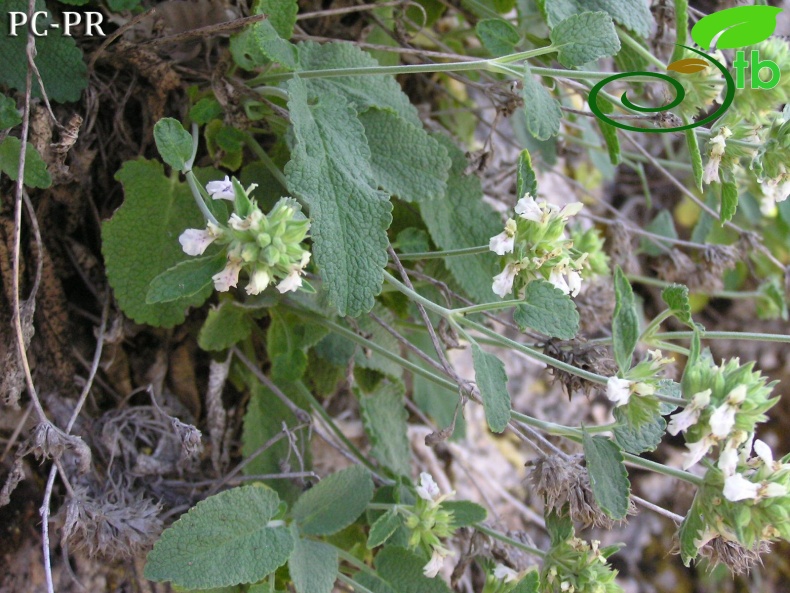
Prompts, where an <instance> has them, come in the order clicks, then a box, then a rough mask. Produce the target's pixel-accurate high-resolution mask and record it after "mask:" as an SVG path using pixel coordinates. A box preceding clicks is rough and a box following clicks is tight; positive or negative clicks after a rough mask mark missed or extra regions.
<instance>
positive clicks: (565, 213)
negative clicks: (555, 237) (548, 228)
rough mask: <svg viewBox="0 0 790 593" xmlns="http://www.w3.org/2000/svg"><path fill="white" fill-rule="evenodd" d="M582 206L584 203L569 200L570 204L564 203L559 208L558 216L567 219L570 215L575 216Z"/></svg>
mask: <svg viewBox="0 0 790 593" xmlns="http://www.w3.org/2000/svg"><path fill="white" fill-rule="evenodd" d="M582 208H584V204H582V203H581V202H571V203H570V204H566V205H565V206H563V207H562V210H560V218H562V219H563V220H568V218H570V217H571V216H576V215H577V214H578V213H579V212H580V211H581V209H582Z"/></svg>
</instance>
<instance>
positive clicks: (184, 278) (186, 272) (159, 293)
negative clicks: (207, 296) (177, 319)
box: [145, 252, 227, 305]
mask: <svg viewBox="0 0 790 593" xmlns="http://www.w3.org/2000/svg"><path fill="white" fill-rule="evenodd" d="M226 261H227V257H226V255H225V253H224V252H220V253H216V254H214V255H205V256H203V257H195V258H192V259H188V260H186V261H182V262H180V263H177V264H176V265H174V266H173V267H172V268H168V269H167V270H165V271H164V272H162V273H161V274H159V275H158V276H157V277H156V278H154V279H153V280H151V284H150V286H149V287H148V294H147V295H146V297H145V302H146V303H147V304H149V305H150V304H153V303H172V302H173V301H177V300H179V299H183V298H188V297H191V296H194V295H196V294H198V293H200V292H203V291H205V290H206V287H208V286H210V285H211V284H212V280H211V277H212V276H213V275H214V274H216V273H218V272H219V271H220V270H222V268H224V267H225V262H226Z"/></svg>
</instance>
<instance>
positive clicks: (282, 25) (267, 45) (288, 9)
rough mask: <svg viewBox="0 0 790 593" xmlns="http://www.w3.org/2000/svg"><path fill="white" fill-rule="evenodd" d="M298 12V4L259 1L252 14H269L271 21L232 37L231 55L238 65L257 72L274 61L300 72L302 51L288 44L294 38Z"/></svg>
mask: <svg viewBox="0 0 790 593" xmlns="http://www.w3.org/2000/svg"><path fill="white" fill-rule="evenodd" d="M298 11H299V7H298V5H297V3H296V0H256V2H255V4H254V5H253V8H252V11H251V13H252V14H253V15H257V14H265V15H267V19H266V20H265V21H261V22H258V23H253V24H252V25H248V26H247V27H245V29H244V30H243V31H241V32H240V33H237V34H235V35H232V36H231V39H230V52H231V55H232V56H233V60H234V61H235V62H236V64H238V65H239V66H241V67H242V68H244V69H245V70H253V69H255V68H258V67H260V66H264V65H266V64H268V63H269V61H270V60H271V61H275V62H280V65H282V66H284V67H286V68H287V69H289V70H293V69H294V68H296V65H297V62H298V51H297V49H296V47H295V46H294V45H293V44H291V43H289V42H288V41H287V40H288V39H290V38H291V35H293V30H294V25H295V24H296V13H297V12H298Z"/></svg>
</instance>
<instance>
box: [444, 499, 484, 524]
mask: <svg viewBox="0 0 790 593" xmlns="http://www.w3.org/2000/svg"><path fill="white" fill-rule="evenodd" d="M442 510H445V511H450V512H451V513H452V514H453V527H455V528H456V529H458V528H459V527H469V526H470V525H474V524H475V523H480V522H481V521H485V520H486V517H487V516H488V511H486V510H485V508H484V507H481V506H480V505H479V504H477V503H474V502H472V501H471V500H445V501H444V502H442Z"/></svg>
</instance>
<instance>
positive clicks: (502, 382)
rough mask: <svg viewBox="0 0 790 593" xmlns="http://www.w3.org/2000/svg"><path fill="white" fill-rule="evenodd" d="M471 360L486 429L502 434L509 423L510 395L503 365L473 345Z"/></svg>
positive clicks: (494, 357)
mask: <svg viewBox="0 0 790 593" xmlns="http://www.w3.org/2000/svg"><path fill="white" fill-rule="evenodd" d="M472 360H473V362H474V366H475V382H476V383H477V387H478V388H479V389H480V395H481V397H482V398H483V409H484V410H485V413H486V421H488V428H490V429H491V430H492V431H493V432H502V431H504V430H505V428H506V427H507V423H508V422H509V421H510V393H508V390H507V374H506V373H505V365H504V364H502V361H501V360H499V359H498V358H497V357H496V356H495V355H494V354H490V353H488V352H484V351H483V350H481V349H480V346H478V345H477V344H474V343H473V344H472Z"/></svg>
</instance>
